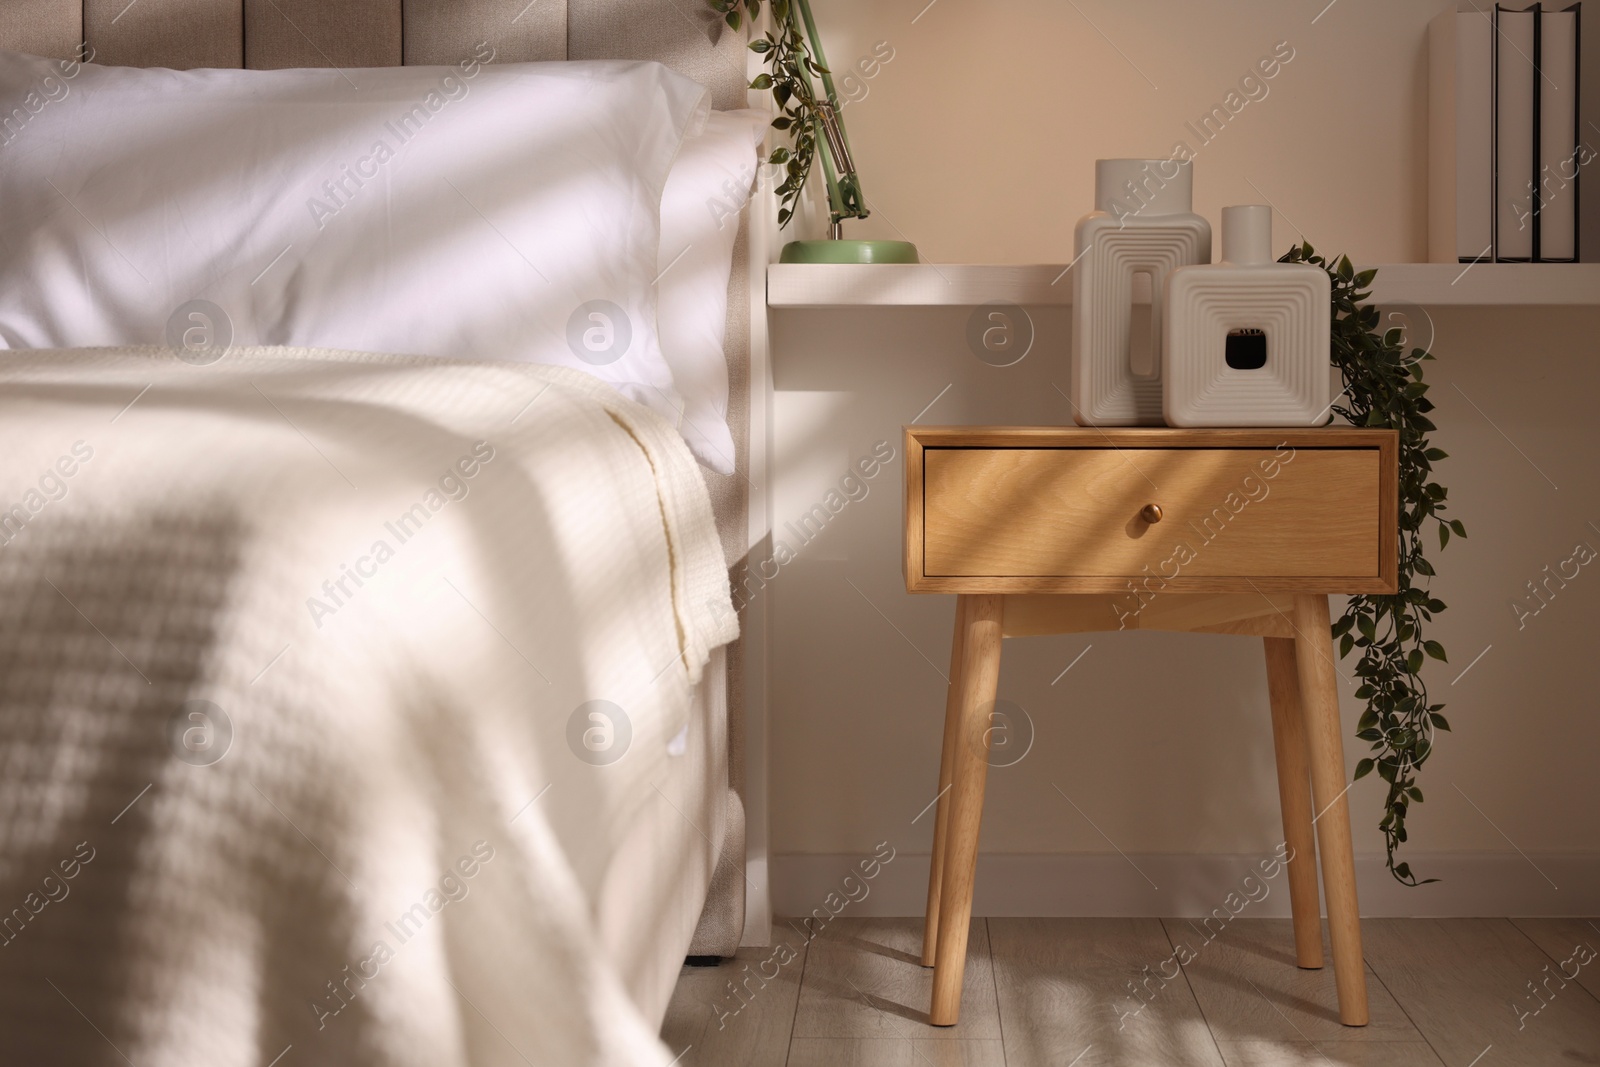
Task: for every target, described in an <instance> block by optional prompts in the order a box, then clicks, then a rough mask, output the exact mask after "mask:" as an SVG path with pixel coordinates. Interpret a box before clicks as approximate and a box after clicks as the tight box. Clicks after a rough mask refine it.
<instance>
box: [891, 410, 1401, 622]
mask: <svg viewBox="0 0 1600 1067" xmlns="http://www.w3.org/2000/svg"><path fill="white" fill-rule="evenodd" d="M995 432H996V433H1001V432H1002V431H995ZM1018 432H1021V431H1009V433H1012V434H1015V433H1018ZM1054 433H1055V434H1056V435H1064V436H1065V438H1066V441H1067V444H1066V445H1065V446H1063V445H1062V444H1061V443H1060V442H1052V441H1050V440H1049V439H1048V438H1046V439H1042V440H1030V439H1028V438H1026V437H1012V438H1010V439H1009V440H1007V441H1006V443H1005V444H1004V445H1001V446H998V447H997V446H995V445H993V444H990V443H989V442H987V441H982V442H978V443H974V444H971V445H961V444H949V445H946V444H944V443H942V442H940V441H939V440H938V438H937V435H936V434H935V435H933V436H930V435H929V432H928V431H922V430H913V431H911V432H910V433H908V441H907V444H908V449H907V456H908V465H907V475H908V478H911V477H913V474H912V467H913V466H915V467H916V468H917V471H916V475H915V477H916V479H917V481H918V483H919V484H908V486H907V507H908V510H907V518H908V522H907V545H906V549H907V553H906V560H907V576H906V577H907V588H908V589H910V590H912V591H913V592H920V591H939V592H963V591H969V590H968V587H969V586H970V587H971V588H972V589H976V588H977V587H978V586H980V585H981V586H982V587H983V588H984V589H986V590H991V591H994V590H997V589H998V590H1001V591H1006V592H1123V591H1126V589H1127V587H1128V581H1129V580H1130V579H1137V580H1139V581H1140V582H1144V583H1154V586H1155V587H1156V588H1160V589H1161V590H1163V591H1170V592H1225V591H1232V592H1247V591H1252V590H1259V591H1263V592H1267V591H1275V592H1285V591H1298V592H1306V591H1312V590H1316V589H1319V588H1325V589H1326V590H1328V591H1333V590H1335V589H1338V590H1343V591H1346V592H1352V591H1362V592H1383V591H1389V590H1392V588H1393V585H1392V582H1393V577H1392V575H1393V563H1392V555H1393V551H1392V550H1393V542H1394V539H1395V534H1394V532H1393V530H1394V525H1393V522H1394V519H1393V498H1394V494H1395V489H1394V480H1393V462H1394V453H1393V449H1392V447H1391V448H1385V447H1383V445H1384V443H1385V441H1387V442H1390V443H1391V444H1392V441H1393V437H1392V435H1387V434H1384V433H1383V432H1370V431H1369V432H1363V431H1341V430H1321V431H1309V432H1306V431H1295V432H1291V433H1289V434H1284V433H1281V432H1273V431H1267V432H1260V431H1250V432H1248V433H1245V432H1243V431H1198V432H1196V431H1172V430H1118V431H1104V432H1102V431H1098V430H1092V431H1081V430H1061V431H1054ZM1351 433H1357V434H1365V436H1364V438H1357V439H1355V440H1357V441H1358V442H1359V445H1360V446H1357V447H1341V446H1340V445H1341V443H1342V441H1349V440H1351V438H1349V436H1348V435H1349V434H1351ZM1241 434H1244V436H1243V437H1242V438H1241ZM1174 435H1178V436H1174ZM1308 438H1309V439H1310V441H1311V442H1315V443H1308V442H1307V439H1308ZM913 439H915V443H913ZM1211 442H1215V447H1207V445H1208V444H1209V443H1211ZM1324 442H1326V443H1324ZM1180 443H1181V444H1182V447H1163V446H1170V445H1172V444H1180ZM1035 445H1036V446H1037V447H1034V446H1035ZM1330 445H1331V446H1334V447H1328V446H1330ZM913 508H916V509H918V510H919V511H920V515H918V516H913V515H912V513H911V512H912V509H913ZM917 519H920V521H916V520H917ZM1386 531H1387V532H1386ZM913 538H916V539H917V541H918V542H919V543H913ZM1386 549H1387V550H1388V551H1387V552H1386ZM1152 591H1154V588H1152Z"/></svg>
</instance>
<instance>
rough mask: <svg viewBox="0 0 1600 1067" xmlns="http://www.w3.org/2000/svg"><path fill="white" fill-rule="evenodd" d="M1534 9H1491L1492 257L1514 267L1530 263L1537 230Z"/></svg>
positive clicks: (1536, 13)
mask: <svg viewBox="0 0 1600 1067" xmlns="http://www.w3.org/2000/svg"><path fill="white" fill-rule="evenodd" d="M1537 9H1538V5H1537V4H1535V5H1534V8H1533V9H1532V10H1528V11H1511V10H1508V9H1506V8H1503V7H1498V6H1497V7H1496V8H1495V9H1494V18H1495V27H1496V31H1497V32H1496V34H1495V134H1494V143H1495V144H1494V152H1495V168H1494V258H1495V259H1497V260H1501V261H1507V262H1512V263H1517V262H1527V261H1529V260H1531V259H1533V246H1534V236H1533V235H1534V227H1535V226H1536V225H1537V217H1536V215H1535V212H1534V208H1535V203H1534V196H1535V190H1534V185H1533V169H1534V123H1535V119H1536V117H1537V104H1536V102H1535V99H1534V93H1535V91H1536V89H1535V86H1536V83H1537V81H1538V72H1537V71H1536V70H1535V67H1534V64H1535V62H1536V60H1535V55H1536V53H1537V51H1538V46H1537V41H1536V39H1535V37H1536V32H1537V30H1536V27H1537V21H1536V20H1537V18H1538V10H1537Z"/></svg>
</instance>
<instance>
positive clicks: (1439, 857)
mask: <svg viewBox="0 0 1600 1067" xmlns="http://www.w3.org/2000/svg"><path fill="white" fill-rule="evenodd" d="M1272 855H1273V854H1272V852H1270V851H1264V852H1262V853H1259V854H1255V855H1190V854H1180V853H1160V854H1149V853H1146V854H1140V855H1134V856H1129V857H1123V856H1120V855H1117V854H1115V853H1106V854H1100V853H1071V854H1059V853H1056V854H1017V855H1004V854H1001V855H981V856H979V857H978V878H977V886H976V888H975V891H974V900H973V905H972V910H973V914H975V915H990V916H1025V915H1026V916H1085V917H1088V916H1094V917H1138V916H1173V917H1200V916H1204V915H1208V914H1210V913H1211V911H1212V910H1213V909H1215V908H1222V907H1224V901H1225V900H1226V899H1227V897H1228V894H1230V893H1237V894H1239V897H1238V898H1235V899H1236V902H1237V900H1238V899H1240V898H1243V897H1246V896H1248V897H1251V898H1252V902H1251V903H1250V904H1249V905H1248V906H1247V907H1246V908H1245V910H1244V911H1243V912H1242V914H1245V915H1249V916H1251V917H1255V918H1276V917H1287V916H1288V914H1289V892H1288V886H1287V883H1286V881H1285V877H1284V875H1283V874H1282V873H1279V874H1278V875H1277V877H1275V878H1272V879H1262V877H1261V868H1260V867H1259V864H1260V863H1261V862H1262V861H1263V860H1270V859H1271V858H1272ZM864 858H867V857H866V856H865V855H863V856H854V855H785V856H774V857H773V858H772V866H771V875H772V905H773V911H774V913H775V914H777V915H781V916H791V915H808V914H810V913H811V912H812V911H813V909H817V908H823V907H827V906H829V903H831V906H832V907H834V908H837V907H838V902H839V900H841V899H843V898H845V897H846V896H847V895H848V896H852V897H856V898H859V899H854V900H851V902H850V903H849V904H848V905H847V906H846V907H845V908H844V910H843V912H842V914H846V915H865V916H907V915H921V914H922V913H923V909H924V907H925V906H926V903H927V892H928V859H929V857H928V855H927V854H926V853H924V854H920V855H919V854H915V853H909V852H901V853H898V854H897V855H896V856H895V857H894V859H893V860H892V861H891V862H890V863H888V864H886V865H884V866H883V867H882V869H881V870H880V871H879V872H878V876H877V877H876V878H874V879H872V880H870V881H864V880H862V879H861V877H860V875H859V873H857V874H856V876H855V880H854V881H852V882H850V883H848V884H846V882H845V879H846V877H847V876H848V875H850V874H851V873H852V872H853V871H855V870H856V864H857V863H858V862H859V861H860V860H862V859H864ZM1405 858H1406V859H1407V860H1408V861H1409V862H1410V864H1411V869H1412V870H1413V871H1414V872H1415V873H1416V874H1417V875H1418V877H1434V878H1438V879H1439V881H1438V882H1435V883H1433V884H1431V885H1425V886H1419V887H1417V888H1408V887H1407V886H1403V885H1401V884H1400V883H1398V882H1396V881H1395V880H1394V879H1393V878H1392V877H1391V876H1390V875H1389V872H1388V871H1387V869H1386V868H1385V867H1384V858H1383V856H1382V855H1366V856H1357V857H1356V882H1357V886H1358V888H1359V895H1360V898H1361V914H1362V915H1365V916H1371V917H1374V918H1404V917H1416V918H1472V917H1483V916H1518V917H1534V916H1545V917H1549V916H1593V915H1600V853H1593V852H1571V853H1539V854H1532V855H1529V856H1526V857H1524V856H1522V855H1520V854H1518V853H1516V852H1435V853H1425V852H1410V853H1407V854H1406V856H1405ZM1135 865H1137V869H1135ZM1141 872H1142V873H1141ZM1252 876H1253V877H1254V881H1252V882H1249V883H1246V882H1245V879H1246V878H1247V877H1252ZM1263 886H1265V892H1264V891H1263ZM863 888H864V889H865V891H866V895H865V896H863V895H862V890H863ZM830 893H832V894H837V896H835V898H834V900H833V901H832V902H829V903H825V902H827V898H828V896H829V894H830ZM1234 906H1235V907H1237V906H1238V905H1237V903H1235V905H1234Z"/></svg>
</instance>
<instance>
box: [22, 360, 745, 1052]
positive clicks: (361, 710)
mask: <svg viewBox="0 0 1600 1067" xmlns="http://www.w3.org/2000/svg"><path fill="white" fill-rule="evenodd" d="M479 442H483V443H484V444H479ZM490 450H492V456H490V455H488V453H489V451H490ZM486 456H488V458H485V457H486ZM472 457H477V459H478V462H477V463H476V468H477V469H476V471H475V472H474V473H473V474H472V475H471V477H470V478H468V477H466V476H465V474H464V470H465V468H467V467H472V466H474V464H473V463H472V462H470V460H471V458H472ZM458 464H462V466H458ZM441 472H443V473H441ZM446 479H449V480H448V481H447V480H446ZM460 486H465V487H466V488H465V491H464V495H461V496H460V497H459V498H457V497H456V493H457V491H458V489H456V488H453V487H460ZM436 490H437V491H436ZM430 494H432V495H433V496H436V497H438V501H437V504H438V506H437V507H436V508H433V510H432V511H431V512H429V511H428V509H429V508H430V507H432V504H431V503H430V499H431V498H430ZM419 505H420V506H421V507H422V508H423V509H424V512H425V513H426V517H424V518H416V516H417V514H418V513H416V512H415V511H414V509H415V508H416V507H418V506H419ZM16 509H20V511H19V510H16ZM407 514H411V515H413V516H414V522H415V523H416V526H415V528H412V529H410V533H409V535H408V536H406V537H405V538H404V539H403V541H402V540H401V538H400V537H399V534H400V533H401V532H402V531H403V529H404V528H405V524H404V523H402V525H401V527H396V526H395V525H394V524H395V523H396V522H397V521H399V520H400V518H401V517H402V516H404V515H407ZM7 522H9V525H7ZM0 534H3V536H0V541H3V544H0V920H3V919H4V918H6V917H7V916H10V917H11V926H9V927H4V937H5V942H6V943H5V945H4V947H3V948H0V1062H18V1063H22V1062H72V1063H75V1064H80V1063H81V1064H97V1063H100V1062H106V1063H113V1062H122V1061H121V1056H123V1055H126V1056H128V1057H130V1058H131V1059H132V1061H133V1062H136V1063H145V1062H149V1063H161V1064H165V1065H174V1067H187V1065H190V1064H194V1065H197V1067H198V1065H201V1064H204V1065H206V1067H232V1065H235V1064H237V1065H240V1067H244V1065H247V1064H249V1065H259V1064H262V1063H266V1062H269V1061H271V1060H272V1059H273V1057H274V1056H276V1055H278V1054H279V1053H280V1052H281V1051H282V1050H284V1049H285V1048H287V1047H288V1046H291V1045H292V1046H294V1047H295V1050H296V1056H297V1059H300V1060H301V1062H328V1063H334V1062H337V1063H341V1064H351V1065H357V1067H360V1065H365V1064H372V1065H374V1067H376V1065H378V1064H383V1065H385V1067H391V1065H411V1064H416V1065H418V1067H423V1065H427V1067H451V1065H457V1064H459V1065H462V1067H465V1065H468V1064H470V1065H473V1067H482V1065H499V1064H520V1063H524V1062H529V1061H531V1062H535V1063H562V1064H587V1063H597V1064H598V1063H619V1064H620V1063H629V1064H632V1063H657V1064H664V1063H667V1062H668V1061H669V1060H670V1058H671V1057H670V1055H669V1054H668V1053H667V1052H666V1051H665V1050H664V1049H663V1048H662V1047H661V1045H660V1043H659V1042H658V1041H657V1040H656V1038H655V1032H656V1030H657V1028H658V1026H659V1022H660V1018H661V1013H662V1012H663V1011H664V1009H665V1004H666V999H667V997H668V996H669V995H670V992H671V983H672V978H673V975H674V974H675V973H676V970H677V966H678V963H679V961H681V958H682V955H683V953H684V951H685V950H686V948H687V946H688V943H689V940H690V936H691V934H692V932H693V929H694V925H695V921H696V919H697V918H698V914H699V907H700V901H701V899H702V898H703V895H704V892H705V886H706V884H707V883H708V881H709V877H710V872H711V868H712V866H713V865H714V862H715V855H716V849H717V845H718V842H719V841H720V837H721V834H722V828H721V827H720V826H719V825H718V824H717V819H718V818H719V817H721V816H720V813H721V812H722V811H723V810H724V804H723V801H724V799H725V790H726V769H725V768H726V765H725V762H722V761H725V756H726V734H725V730H726V723H725V717H724V716H721V715H711V716H706V715H701V714H696V713H695V712H694V710H693V705H694V702H695V699H696V687H697V686H699V685H700V683H701V679H702V677H703V676H704V672H705V670H706V669H707V665H708V663H709V662H710V661H711V660H712V653H713V651H714V650H715V649H716V648H718V647H719V646H720V645H722V644H724V643H725V642H726V641H728V640H730V639H731V638H732V637H733V636H734V626H735V623H734V616H733V614H732V612H731V609H730V605H729V603H728V592H727V584H726V572H725V569H724V566H725V565H724V562H723V559H722V554H721V550H720V546H719V544H718V541H717V537H716V532H715V529H714V526H713V523H712V517H711V511H710V507H709V503H708V501H707V499H706V494H705V488H704V484H703V482H702V481H701V479H700V475H699V473H698V471H697V469H696V467H695V464H694V461H693V459H692V457H691V456H690V455H689V453H688V450H687V449H686V448H685V447H684V445H683V443H682V441H681V439H680V438H679V437H678V436H677V435H676V434H675V433H674V432H673V431H672V429H671V427H670V426H668V425H667V424H666V423H665V421H664V420H662V419H660V418H659V417H657V416H655V415H653V414H651V413H650V412H648V411H646V410H645V409H643V408H640V407H638V406H636V405H633V404H631V403H629V402H627V401H626V400H623V399H621V398H620V397H618V396H617V394H615V393H614V392H613V391H611V390H610V389H608V388H607V387H605V386H603V385H601V384H599V383H597V382H595V381H593V380H591V379H588V378H587V377H585V376H584V375H581V374H576V373H574V372H570V371H565V370H561V369H558V368H540V367H529V366H521V365H507V364H493V365H491V364H479V363H466V364H463V363H444V362H442V361H432V360H417V359H399V358H387V357H378V356H362V355H353V354H348V353H329V352H302V351H292V350H278V349H274V350H240V351H236V352H231V353H229V354H228V356H227V357H226V358H225V359H224V360H222V361H221V362H219V363H217V364H215V365H213V366H209V367H193V366H189V365H187V364H184V363H182V362H180V361H178V360H177V359H175V358H174V357H172V356H171V355H170V354H168V353H165V352H162V351H159V350H98V351H66V352H39V353H17V354H15V355H13V356H8V357H7V358H6V359H5V360H3V361H0ZM385 540H387V541H394V542H396V544H394V545H393V546H392V547H393V548H394V551H393V552H392V553H391V554H390V555H389V556H388V557H387V558H384V559H376V558H375V557H376V556H377V555H378V554H377V553H376V550H375V547H376V543H377V542H378V541H385ZM350 570H356V571H360V572H361V573H363V574H365V575H366V578H365V580H364V582H363V583H362V584H360V585H356V584H355V583H354V581H353V580H352V579H349V578H348V572H349V571H350ZM369 572H370V573H369ZM341 578H343V579H344V582H343V589H344V591H345V593H346V595H345V596H336V595H335V594H334V593H332V592H329V588H330V587H331V588H332V589H333V590H335V591H337V590H338V589H339V588H340V580H341ZM324 582H326V583H328V584H327V585H324V584H323V583H324ZM318 604H320V605H322V606H321V607H318V606H317V605H318ZM329 609H331V610H329ZM716 673H720V672H717V671H715V669H714V665H713V674H716ZM597 699H602V700H608V701H612V702H614V703H615V704H616V705H618V706H622V707H625V709H626V714H627V716H628V720H629V722H630V725H631V732H632V736H631V739H630V741H629V742H628V747H627V750H626V755H625V756H623V758H622V759H621V760H619V761H617V762H616V763H613V764H610V765H609V766H595V765H592V761H586V760H585V759H580V758H579V755H578V753H579V752H580V750H582V747H583V746H582V744H581V743H580V742H576V741H574V740H572V739H573V738H574V737H575V736H578V737H581V729H580V730H579V731H578V733H577V734H576V735H575V734H574V733H573V732H572V721H573V713H574V712H576V711H578V710H579V709H580V705H585V704H586V702H588V701H593V700H597ZM193 700H205V701H209V702H211V707H212V708H213V709H214V708H221V709H223V712H224V714H225V715H226V717H227V719H228V721H229V722H230V723H231V728H232V730H233V738H232V741H231V743H230V745H229V747H228V749H227V754H226V755H225V756H223V757H222V758H221V759H220V761H217V762H215V763H209V764H208V763H207V762H206V760H207V758H208V756H209V754H210V753H212V752H214V751H215V749H208V748H206V747H205V746H204V745H202V746H201V747H200V748H199V749H198V750H197V751H191V750H190V749H188V748H184V747H183V744H182V741H181V739H180V738H179V735H181V734H182V733H183V732H184V730H185V729H188V728H190V726H191V722H190V720H188V719H186V718H185V717H184V715H185V713H186V712H187V711H188V710H189V707H188V705H186V702H188V701H193ZM206 713H207V714H208V715H209V716H211V718H212V720H214V721H212V722H210V723H208V724H207V725H210V726H213V727H215V726H216V725H217V723H219V722H220V719H221V717H220V716H217V715H216V714H215V712H214V710H208V711H207V712H206ZM685 730H687V734H686V736H685V737H684V744H685V751H684V753H683V755H679V756H673V755H671V754H670V751H669V750H670V749H671V748H672V746H673V740H674V738H677V737H679V736H680V734H683V733H684V731H685ZM219 737H220V733H214V734H212V735H211V739H212V741H213V742H216V739H217V738H219ZM200 740H202V741H203V740H205V737H204V735H202V736H201V737H200ZM180 752H182V753H183V756H180V755H179V753H180ZM719 764H720V766H719ZM80 843H81V848H80ZM84 849H86V850H87V853H88V854H89V855H91V856H92V858H90V859H88V860H85V859H84V854H83V850H84ZM68 865H70V866H72V867H73V873H72V876H71V877H68V875H67V866H68ZM469 869H470V873H469ZM58 895H59V899H56V897H57V896H58ZM453 898H458V899H453ZM435 905H437V906H435ZM18 908H20V909H21V911H20V912H18V911H17V910H16V909H18ZM419 909H420V910H419ZM0 926H4V923H3V922H0ZM380 945H382V946H383V947H384V948H385V949H386V950H387V951H385V952H380V951H378V947H379V946H380ZM80 1013H81V1014H80ZM85 1017H87V1018H90V1019H92V1020H94V1024H95V1026H96V1027H98V1028H99V1030H100V1031H101V1032H103V1034H104V1037H102V1036H101V1034H99V1033H96V1032H95V1031H94V1030H93V1029H92V1028H88V1027H85V1026H83V1025H82V1020H83V1018H85ZM107 1039H109V1040H107ZM111 1044H114V1045H115V1046H116V1049H117V1051H115V1052H113V1051H112V1050H111V1049H110V1048H109V1047H108V1046H109V1045H111Z"/></svg>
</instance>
